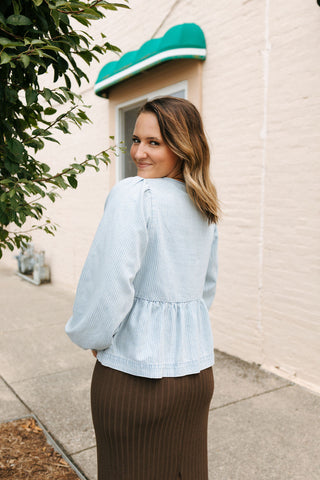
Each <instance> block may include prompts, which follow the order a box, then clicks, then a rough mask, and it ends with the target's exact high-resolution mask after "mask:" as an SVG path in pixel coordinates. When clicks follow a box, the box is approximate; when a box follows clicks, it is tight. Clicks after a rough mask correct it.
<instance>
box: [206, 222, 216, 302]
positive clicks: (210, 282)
mask: <svg viewBox="0 0 320 480" xmlns="http://www.w3.org/2000/svg"><path fill="white" fill-rule="evenodd" d="M217 254H218V230H217V227H216V225H215V226H214V237H213V241H212V245H211V252H210V258H209V264H208V270H207V274H206V279H205V284H204V289H203V299H204V301H205V304H206V305H207V307H208V310H209V308H210V307H211V304H212V302H213V299H214V296H215V293H216V283H217V274H218V259H217Z"/></svg>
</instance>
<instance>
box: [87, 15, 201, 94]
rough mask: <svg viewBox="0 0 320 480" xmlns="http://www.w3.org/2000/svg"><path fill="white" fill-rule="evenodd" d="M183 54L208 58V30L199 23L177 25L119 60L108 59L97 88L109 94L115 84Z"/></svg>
mask: <svg viewBox="0 0 320 480" xmlns="http://www.w3.org/2000/svg"><path fill="white" fill-rule="evenodd" d="M179 58H196V59H200V60H205V58H206V40H205V38H204V33H203V31H202V30H201V28H200V27H199V26H198V25H196V24H195V23H183V24H181V25H176V26H174V27H172V28H170V30H168V31H167V33H165V35H164V36H163V37H160V38H154V39H152V40H149V41H148V42H146V43H144V44H143V45H142V46H141V47H140V48H139V50H135V51H133V52H128V53H126V54H125V55H123V56H122V57H121V58H120V59H119V60H117V61H114V62H109V63H107V64H106V65H105V66H104V67H103V68H102V69H101V70H100V73H99V75H98V79H97V81H96V83H95V87H94V91H95V93H96V94H97V95H99V96H107V92H108V89H109V88H110V87H111V86H112V85H116V84H118V83H121V82H123V81H124V80H127V79H128V78H130V77H133V76H134V75H137V74H138V73H141V72H143V71H145V70H148V69H149V68H152V67H154V66H155V65H158V64H160V63H163V62H167V61H168V60H173V59H179Z"/></svg>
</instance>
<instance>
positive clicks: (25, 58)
mask: <svg viewBox="0 0 320 480" xmlns="http://www.w3.org/2000/svg"><path fill="white" fill-rule="evenodd" d="M20 60H21V62H22V63H23V66H24V68H27V67H28V66H29V63H30V57H29V56H28V55H24V54H23V53H22V54H21V55H20Z"/></svg>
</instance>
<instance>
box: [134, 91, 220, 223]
mask: <svg viewBox="0 0 320 480" xmlns="http://www.w3.org/2000/svg"><path fill="white" fill-rule="evenodd" d="M143 112H151V113H154V114H155V115H156V117H157V119H158V123H159V127H160V131H161V135H162V138H163V140H164V142H165V143H166V144H167V145H168V147H169V148H170V150H172V151H173V152H174V153H175V154H176V155H177V156H178V157H179V159H180V160H181V173H182V175H183V179H184V182H185V184H186V190H187V193H188V195H189V196H190V198H191V200H192V201H193V203H194V204H195V206H196V207H197V208H198V209H199V210H200V211H201V213H202V214H203V215H204V216H205V217H206V218H207V221H208V223H209V224H210V223H217V222H218V220H219V217H220V206H219V201H218V196H217V191H216V188H215V186H214V185H213V183H212V181H211V179H210V151H209V146H208V142H207V139H206V136H205V133H204V129H203V124H202V119H201V116H200V113H199V112H198V110H197V108H196V107H195V106H194V105H193V104H192V103H191V102H189V101H188V100H185V99H183V98H177V97H170V96H167V97H159V98H156V99H154V100H151V101H149V102H146V103H145V104H144V105H143V106H142V108H141V110H140V112H139V113H143Z"/></svg>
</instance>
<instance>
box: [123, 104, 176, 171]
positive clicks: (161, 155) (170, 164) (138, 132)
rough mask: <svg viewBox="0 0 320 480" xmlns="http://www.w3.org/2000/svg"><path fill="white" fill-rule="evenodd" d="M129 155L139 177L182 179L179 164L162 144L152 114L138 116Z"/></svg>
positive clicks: (155, 119) (144, 113) (173, 154)
mask: <svg viewBox="0 0 320 480" xmlns="http://www.w3.org/2000/svg"><path fill="white" fill-rule="evenodd" d="M130 155H131V157H132V160H133V161H134V163H135V164H136V167H137V170H138V171H137V175H138V176H139V177H143V178H161V177H170V178H176V179H177V180H178V179H179V180H181V179H182V176H181V168H180V167H181V162H180V161H179V158H178V156H177V155H176V154H175V153H173V152H172V151H171V150H170V148H169V147H168V146H167V145H166V144H165V143H164V141H163V138H162V136H161V132H160V127H159V124H158V119H157V117H156V115H155V114H154V113H152V112H143V113H140V115H139V116H138V118H137V121H136V124H135V127H134V132H133V137H132V147H131V150H130Z"/></svg>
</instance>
